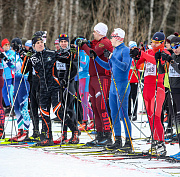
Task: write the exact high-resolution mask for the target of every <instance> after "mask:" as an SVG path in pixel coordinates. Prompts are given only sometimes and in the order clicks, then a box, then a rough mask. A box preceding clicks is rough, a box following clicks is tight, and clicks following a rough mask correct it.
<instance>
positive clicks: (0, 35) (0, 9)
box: [0, 0, 3, 40]
mask: <svg viewBox="0 0 180 177" xmlns="http://www.w3.org/2000/svg"><path fill="white" fill-rule="evenodd" d="M2 3H3V2H2V0H0V40H1V37H2V25H3V7H2V5H3V4H2Z"/></svg>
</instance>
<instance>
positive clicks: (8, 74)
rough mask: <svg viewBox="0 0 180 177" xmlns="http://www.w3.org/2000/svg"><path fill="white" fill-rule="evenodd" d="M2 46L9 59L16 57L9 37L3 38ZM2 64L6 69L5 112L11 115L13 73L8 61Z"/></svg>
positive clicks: (4, 75)
mask: <svg viewBox="0 0 180 177" xmlns="http://www.w3.org/2000/svg"><path fill="white" fill-rule="evenodd" d="M1 46H2V48H3V49H4V52H5V54H6V56H7V57H8V59H9V60H10V61H12V60H14V59H15V52H14V51H13V50H11V49H10V42H9V41H8V39H6V38H5V39H3V40H2V42H1ZM2 66H3V69H4V74H3V77H4V86H3V89H2V94H3V99H4V103H5V106H6V110H5V114H6V115H7V116H9V113H10V109H11V107H10V105H13V91H12V90H13V78H14V76H13V74H12V71H11V69H10V68H9V67H8V65H7V64H6V62H4V61H3V62H2Z"/></svg>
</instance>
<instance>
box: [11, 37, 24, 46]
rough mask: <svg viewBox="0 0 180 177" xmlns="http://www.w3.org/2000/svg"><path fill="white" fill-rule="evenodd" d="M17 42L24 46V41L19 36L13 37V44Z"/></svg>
mask: <svg viewBox="0 0 180 177" xmlns="http://www.w3.org/2000/svg"><path fill="white" fill-rule="evenodd" d="M15 43H16V44H18V45H20V46H22V41H21V39H19V38H18V37H16V38H14V39H12V41H11V44H15Z"/></svg>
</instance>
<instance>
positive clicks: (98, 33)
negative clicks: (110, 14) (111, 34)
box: [93, 22, 108, 41]
mask: <svg viewBox="0 0 180 177" xmlns="http://www.w3.org/2000/svg"><path fill="white" fill-rule="evenodd" d="M107 32H108V27H107V25H106V24H104V23H101V22H100V23H98V24H97V25H95V27H94V31H93V35H94V39H95V40H97V41H99V40H100V39H101V38H103V37H104V36H106V34H107Z"/></svg>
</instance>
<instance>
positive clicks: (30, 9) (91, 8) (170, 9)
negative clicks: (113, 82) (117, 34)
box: [0, 0, 180, 49]
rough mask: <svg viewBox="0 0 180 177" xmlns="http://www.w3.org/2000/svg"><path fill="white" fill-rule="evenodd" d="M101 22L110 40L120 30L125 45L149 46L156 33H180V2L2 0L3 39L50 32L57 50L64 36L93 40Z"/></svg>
mask: <svg viewBox="0 0 180 177" xmlns="http://www.w3.org/2000/svg"><path fill="white" fill-rule="evenodd" d="M98 22H103V23H105V24H107V25H108V28H109V30H108V34H107V37H110V34H111V33H112V31H113V30H114V28H118V27H120V28H122V29H123V30H125V32H126V37H125V43H126V45H127V44H128V42H129V41H130V40H134V41H136V42H137V43H140V42H143V43H145V44H149V42H150V39H151V37H152V35H153V34H154V33H155V32H157V31H160V30H163V31H164V33H165V35H166V36H169V35H170V34H173V33H174V32H180V30H179V29H180V0H0V36H1V40H2V39H4V38H8V39H9V40H10V41H11V40H12V39H13V38H14V37H20V38H22V37H26V38H27V39H31V38H32V35H33V34H34V33H35V32H36V31H47V46H48V47H49V48H50V49H54V41H55V39H57V38H58V35H59V34H61V33H66V34H68V35H69V37H70V39H72V38H73V37H75V36H77V35H81V36H84V37H86V38H87V39H89V40H92V39H93V35H92V32H93V27H94V26H95V25H96V24H97V23H98Z"/></svg>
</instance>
